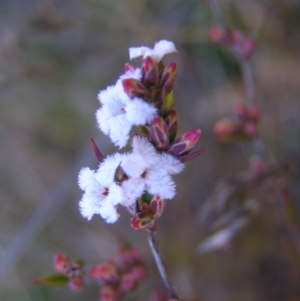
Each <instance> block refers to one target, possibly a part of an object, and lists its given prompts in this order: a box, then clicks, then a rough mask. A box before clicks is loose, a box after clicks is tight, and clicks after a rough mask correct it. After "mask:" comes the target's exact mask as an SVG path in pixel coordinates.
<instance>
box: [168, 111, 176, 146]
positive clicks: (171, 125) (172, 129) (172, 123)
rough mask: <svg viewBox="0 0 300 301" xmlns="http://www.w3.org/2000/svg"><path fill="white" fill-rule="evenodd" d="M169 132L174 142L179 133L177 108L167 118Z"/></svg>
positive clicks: (171, 140)
mask: <svg viewBox="0 0 300 301" xmlns="http://www.w3.org/2000/svg"><path fill="white" fill-rule="evenodd" d="M165 122H166V124H167V128H168V132H169V141H170V143H172V142H173V141H174V140H175V138H176V135H177V128H178V122H177V113H176V111H175V110H172V111H171V112H170V113H169V115H168V117H167V118H166V120H165Z"/></svg>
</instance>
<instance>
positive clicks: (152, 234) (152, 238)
mask: <svg viewBox="0 0 300 301" xmlns="http://www.w3.org/2000/svg"><path fill="white" fill-rule="evenodd" d="M147 231H148V235H149V236H148V240H149V245H150V248H151V251H152V254H153V257H154V259H155V262H156V265H157V268H158V271H159V273H160V276H161V278H162V280H163V282H164V284H165V287H166V289H167V290H168V292H169V294H170V295H171V297H172V298H173V299H178V295H177V293H176V292H175V290H174V288H173V287H172V284H171V282H170V280H169V278H168V276H167V272H166V266H165V263H164V259H163V256H162V254H161V252H160V250H159V243H158V238H157V234H156V231H155V230H153V229H150V228H148V229H147Z"/></svg>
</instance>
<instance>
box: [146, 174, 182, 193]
mask: <svg viewBox="0 0 300 301" xmlns="http://www.w3.org/2000/svg"><path fill="white" fill-rule="evenodd" d="M146 185H147V191H148V192H149V193H151V194H158V195H159V196H161V197H162V198H163V199H172V198H174V196H175V192H176V186H175V182H174V181H173V179H172V178H171V176H170V175H169V174H168V173H166V172H164V171H163V170H160V169H152V170H150V171H149V172H148V174H147V178H146Z"/></svg>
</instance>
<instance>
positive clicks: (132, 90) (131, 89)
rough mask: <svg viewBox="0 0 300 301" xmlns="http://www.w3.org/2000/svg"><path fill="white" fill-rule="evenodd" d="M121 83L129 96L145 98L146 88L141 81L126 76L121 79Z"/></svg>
mask: <svg viewBox="0 0 300 301" xmlns="http://www.w3.org/2000/svg"><path fill="white" fill-rule="evenodd" d="M122 85H123V88H124V91H125V93H126V94H127V95H128V96H129V97H130V98H134V97H141V98H145V96H146V95H147V93H148V90H147V89H146V87H145V86H144V84H143V83H142V82H140V81H139V80H137V79H134V78H126V79H123V80H122Z"/></svg>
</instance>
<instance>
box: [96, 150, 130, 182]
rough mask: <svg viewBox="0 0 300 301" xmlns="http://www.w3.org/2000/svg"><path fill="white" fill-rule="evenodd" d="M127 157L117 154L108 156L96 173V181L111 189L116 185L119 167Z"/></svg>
mask: <svg viewBox="0 0 300 301" xmlns="http://www.w3.org/2000/svg"><path fill="white" fill-rule="evenodd" d="M124 156H125V155H122V154H119V153H115V154H113V155H110V156H107V157H106V158H105V160H104V161H103V162H102V163H101V165H100V166H99V169H98V170H97V172H96V179H97V181H98V182H99V183H101V185H103V186H107V187H109V186H110V185H112V184H113V183H114V177H115V172H116V169H117V167H118V166H119V165H120V164H121V162H122V159H123V157H124Z"/></svg>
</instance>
